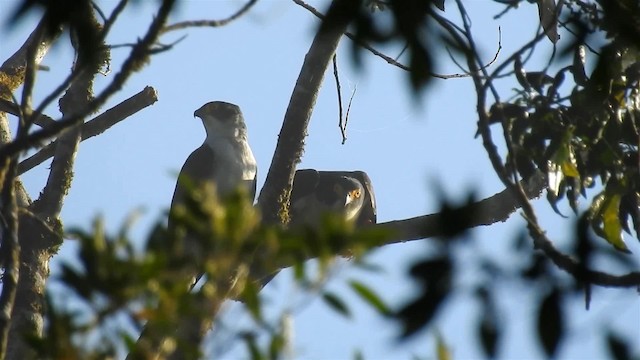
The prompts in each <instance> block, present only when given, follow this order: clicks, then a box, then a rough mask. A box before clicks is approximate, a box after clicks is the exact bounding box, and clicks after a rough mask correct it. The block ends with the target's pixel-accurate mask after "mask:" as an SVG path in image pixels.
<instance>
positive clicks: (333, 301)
mask: <svg viewBox="0 0 640 360" xmlns="http://www.w3.org/2000/svg"><path fill="white" fill-rule="evenodd" d="M322 300H324V302H325V303H326V304H327V305H328V306H329V307H330V308H332V309H333V310H335V311H336V312H337V313H339V314H341V315H343V316H344V317H347V318H350V317H351V311H350V310H349V307H348V306H347V304H346V303H345V302H344V301H342V299H341V298H340V297H338V296H337V295H336V294H334V293H330V292H325V293H323V294H322Z"/></svg>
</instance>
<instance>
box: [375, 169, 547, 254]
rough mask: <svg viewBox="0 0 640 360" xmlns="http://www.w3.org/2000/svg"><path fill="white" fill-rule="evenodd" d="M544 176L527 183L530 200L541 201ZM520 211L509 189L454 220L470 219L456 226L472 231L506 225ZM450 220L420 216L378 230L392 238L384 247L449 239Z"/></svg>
mask: <svg viewBox="0 0 640 360" xmlns="http://www.w3.org/2000/svg"><path fill="white" fill-rule="evenodd" d="M546 185H547V183H546V179H545V177H544V175H542V174H538V175H536V176H533V177H532V178H531V179H530V180H529V181H528V182H526V183H524V182H523V186H524V188H525V191H526V194H527V197H528V198H530V199H533V198H536V197H539V196H540V194H541V192H542V191H543V190H544V189H545V188H546ZM519 208H520V202H519V200H518V196H517V195H516V194H515V193H514V192H513V190H511V189H505V190H503V191H501V192H499V193H497V194H495V195H493V196H490V197H488V198H486V199H483V200H481V201H477V202H474V203H472V204H469V205H467V206H464V207H462V208H459V209H456V210H455V214H454V215H453V216H451V217H452V218H456V219H468V220H469V221H468V222H467V223H464V224H456V225H458V226H459V227H460V228H462V229H471V228H474V227H477V226H487V225H492V224H495V223H497V222H503V221H506V220H507V219H508V218H509V217H510V216H511V214H513V212H514V211H516V210H517V209H519ZM447 220H448V219H447V218H446V216H445V215H443V214H442V213H436V214H430V215H424V216H418V217H414V218H411V219H404V220H396V221H390V222H386V223H380V224H377V225H375V226H374V228H380V229H383V230H385V231H388V232H389V233H391V234H392V238H391V239H387V241H385V243H384V245H389V244H395V243H399V242H407V241H411V240H419V239H426V238H431V237H437V236H445V235H447V234H446V230H445V229H444V228H443V225H447V224H445V222H446V221H447Z"/></svg>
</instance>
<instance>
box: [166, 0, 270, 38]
mask: <svg viewBox="0 0 640 360" xmlns="http://www.w3.org/2000/svg"><path fill="white" fill-rule="evenodd" d="M257 2H258V0H249V1H248V2H247V3H246V4H244V6H243V7H241V8H240V10H238V11H237V12H235V13H234V14H233V15H231V16H229V17H228V18H226V19H222V20H192V21H182V22H179V23H175V24H172V25H169V26H166V27H164V28H163V29H162V30H161V31H160V34H165V33H168V32H170V31H175V30H181V29H186V28H191V27H220V26H224V25H227V24H229V23H230V22H232V21H233V20H236V19H238V18H239V17H241V16H242V15H244V14H245V13H246V12H247V11H249V9H251V8H252V7H253V5H255V4H256V3H257Z"/></svg>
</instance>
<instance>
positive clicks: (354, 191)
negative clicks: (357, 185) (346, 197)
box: [351, 190, 360, 199]
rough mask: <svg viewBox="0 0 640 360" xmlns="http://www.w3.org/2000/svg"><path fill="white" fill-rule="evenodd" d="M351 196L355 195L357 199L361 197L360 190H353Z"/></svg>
mask: <svg viewBox="0 0 640 360" xmlns="http://www.w3.org/2000/svg"><path fill="white" fill-rule="evenodd" d="M351 196H353V197H354V198H356V199H357V198H359V197H360V190H353V191H351Z"/></svg>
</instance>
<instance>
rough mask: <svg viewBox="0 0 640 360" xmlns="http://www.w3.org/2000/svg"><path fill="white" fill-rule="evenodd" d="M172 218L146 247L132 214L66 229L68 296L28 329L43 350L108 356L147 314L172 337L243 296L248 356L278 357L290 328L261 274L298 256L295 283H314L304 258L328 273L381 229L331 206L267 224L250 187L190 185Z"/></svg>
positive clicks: (132, 341) (359, 287) (132, 345)
mask: <svg viewBox="0 0 640 360" xmlns="http://www.w3.org/2000/svg"><path fill="white" fill-rule="evenodd" d="M171 218H172V223H173V224H174V226H171V228H170V229H167V227H166V226H164V225H163V224H162V223H163V222H164V221H161V222H159V223H158V224H157V225H156V226H155V227H154V229H153V230H152V232H151V233H150V235H149V237H148V240H147V245H146V247H145V248H144V249H142V251H138V250H136V249H135V248H134V246H133V245H132V241H131V239H130V237H129V235H128V234H129V232H130V229H131V225H132V224H133V218H132V219H131V221H128V222H127V223H126V224H125V225H124V226H123V227H122V229H121V230H120V231H119V232H118V233H117V234H115V235H110V234H109V233H108V232H107V231H106V230H105V228H104V224H103V222H102V221H101V220H100V219H98V220H96V221H95V223H94V226H93V228H92V229H91V230H90V231H85V230H81V229H73V230H71V231H69V232H68V235H69V237H71V238H74V239H77V240H78V241H79V252H78V259H79V263H78V264H75V263H74V264H73V265H71V264H64V265H63V266H62V272H61V274H60V277H59V278H58V283H60V284H62V285H63V286H64V287H66V288H67V289H69V292H68V293H67V294H66V298H65V299H64V304H63V302H59V301H49V303H48V306H49V308H48V311H47V313H46V324H47V326H46V329H45V332H44V334H43V336H42V337H41V338H32V339H30V342H31V344H32V345H33V347H34V349H36V351H37V353H38V354H39V356H41V357H47V358H74V357H75V358H104V357H105V356H109V355H114V354H116V352H117V351H119V350H120V351H121V350H122V349H125V348H126V349H128V350H127V351H134V350H135V351H138V350H139V349H136V346H138V345H137V344H136V338H134V337H132V335H131V332H130V331H131V328H132V327H133V328H134V329H136V330H137V331H142V332H143V334H144V331H145V330H142V329H143V328H144V327H145V323H146V324H147V325H146V327H149V324H153V326H154V328H153V330H154V332H155V333H156V334H157V335H158V336H160V337H163V338H169V339H171V338H172V337H173V336H175V332H176V328H177V326H178V324H180V323H181V321H183V320H184V319H185V318H189V317H195V318H199V317H207V316H209V317H213V316H214V315H215V313H216V311H215V310H209V311H207V310H206V309H204V307H203V304H207V305H209V306H218V307H219V305H220V304H221V303H222V302H223V301H225V300H227V299H230V298H234V299H238V300H241V301H243V302H244V303H245V304H246V306H247V309H248V310H249V312H250V314H252V316H253V319H254V321H255V323H256V324H257V325H258V327H257V330H256V331H251V332H244V333H242V334H240V335H241V336H240V338H241V339H243V340H244V342H245V344H246V346H247V348H248V350H249V353H250V354H252V355H251V356H252V357H253V358H256V359H261V358H277V357H278V354H281V353H282V352H283V351H284V343H285V339H284V332H283V329H282V328H281V327H279V326H274V325H271V324H268V323H267V321H266V319H265V317H264V316H263V311H262V303H261V299H260V297H259V296H258V292H259V291H260V289H261V287H262V285H263V284H262V282H261V280H262V279H264V278H265V277H266V276H267V275H268V274H270V273H272V272H273V271H275V270H277V269H280V268H281V267H283V266H294V269H295V275H296V279H297V281H298V283H299V284H300V285H301V286H302V287H303V288H307V289H313V290H316V289H318V287H319V286H318V285H319V284H318V281H315V280H313V279H312V278H311V275H310V273H309V272H308V269H307V268H306V267H305V266H304V261H305V260H308V259H309V258H317V259H318V260H319V264H320V272H321V274H322V273H326V271H327V270H328V269H329V265H330V264H331V262H332V259H333V258H334V255H333V254H336V253H341V252H342V253H349V254H350V255H351V256H353V255H354V254H355V255H356V256H357V255H359V254H362V253H363V252H364V251H366V248H369V247H372V246H374V245H375V244H376V243H377V242H379V241H381V239H382V238H383V237H384V236H383V235H382V234H376V233H371V231H366V230H363V232H360V231H355V230H354V228H353V226H352V224H349V223H345V222H344V221H341V219H340V218H339V217H334V216H327V218H326V219H325V220H324V221H323V226H322V227H320V228H318V229H311V228H300V229H291V230H286V229H282V228H281V227H279V226H264V225H262V224H261V223H260V216H259V214H258V212H257V210H256V209H255V208H254V207H253V206H252V205H251V203H250V202H249V201H248V199H247V197H246V195H245V194H244V193H243V192H238V193H236V194H234V195H232V196H230V197H229V198H228V199H226V200H225V201H224V202H223V203H222V202H220V201H219V200H218V199H216V197H215V191H214V190H213V189H212V188H208V187H204V188H192V189H190V191H189V195H188V196H187V200H186V201H185V206H178V207H177V208H176V209H173V212H172V214H171ZM364 240H366V241H364ZM201 273H203V274H204V275H205V276H206V280H205V281H204V282H203V284H202V285H201V286H196V287H194V288H192V281H193V280H192V279H193V278H194V277H195V276H196V275H197V274H201ZM321 278H322V276H321ZM352 287H353V288H354V290H355V291H356V293H358V294H360V295H361V296H362V297H363V298H364V299H365V300H368V301H369V302H370V303H372V304H377V306H382V305H380V304H382V302H380V301H379V300H377V298H376V297H375V294H373V292H372V291H371V290H370V289H368V288H367V287H366V286H365V285H363V284H361V283H358V282H355V281H354V282H353V286H352ZM324 299H325V300H326V301H327V302H328V303H329V305H331V306H332V307H333V308H335V309H341V312H342V313H345V312H346V311H347V310H346V309H347V307H346V305H345V304H344V303H343V302H341V300H340V299H339V298H338V297H337V296H335V295H332V294H330V293H325V294H324ZM376 301H377V303H376ZM69 304H72V305H69ZM194 312H195V313H194ZM137 331H136V332H137ZM264 332H266V333H268V334H269V336H270V337H271V341H270V342H269V344H268V346H267V348H266V349H261V348H260V346H259V344H260V343H259V342H258V341H257V336H258V335H259V334H260V333H264ZM87 339H100V341H99V343H100V344H101V345H100V346H98V347H96V346H93V345H91V344H94V342H88V341H87ZM94 345H95V344H94ZM175 345H176V346H181V345H182V344H181V343H180V342H179V341H177V342H175ZM188 346H189V347H188V348H185V349H181V351H183V353H187V354H193V356H195V357H197V356H200V355H198V353H197V351H198V350H197V349H194V348H193V344H188Z"/></svg>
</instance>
